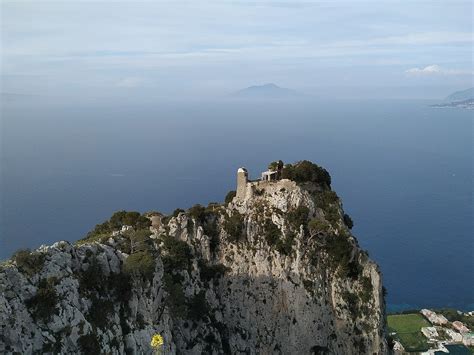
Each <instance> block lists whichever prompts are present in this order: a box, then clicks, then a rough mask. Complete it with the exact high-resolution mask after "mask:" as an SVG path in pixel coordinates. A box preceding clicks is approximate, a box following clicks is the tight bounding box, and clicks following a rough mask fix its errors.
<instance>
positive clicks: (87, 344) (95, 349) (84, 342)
mask: <svg viewBox="0 0 474 355" xmlns="http://www.w3.org/2000/svg"><path fill="white" fill-rule="evenodd" d="M77 342H78V344H79V347H80V348H81V350H82V353H84V354H100V353H101V350H102V349H101V348H100V343H99V340H98V339H97V335H95V334H93V333H92V334H86V335H82V336H80V337H79V339H78V340H77Z"/></svg>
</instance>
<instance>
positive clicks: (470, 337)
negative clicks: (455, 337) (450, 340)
mask: <svg viewBox="0 0 474 355" xmlns="http://www.w3.org/2000/svg"><path fill="white" fill-rule="evenodd" d="M462 343H463V344H464V345H466V346H474V333H464V334H463V335H462Z"/></svg>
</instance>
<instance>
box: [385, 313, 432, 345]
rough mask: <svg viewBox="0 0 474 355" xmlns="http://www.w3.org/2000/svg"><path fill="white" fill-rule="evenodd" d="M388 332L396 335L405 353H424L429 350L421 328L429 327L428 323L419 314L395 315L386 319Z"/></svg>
mask: <svg viewBox="0 0 474 355" xmlns="http://www.w3.org/2000/svg"><path fill="white" fill-rule="evenodd" d="M387 321H388V329H389V332H395V333H397V335H396V338H398V339H399V340H400V342H401V343H402V345H403V346H404V347H405V350H407V351H425V350H428V349H429V346H428V343H427V342H426V338H425V336H424V335H423V334H422V333H421V328H422V327H429V326H430V324H429V323H428V321H427V320H426V319H425V318H423V316H422V315H421V314H396V315H389V316H388V318H387Z"/></svg>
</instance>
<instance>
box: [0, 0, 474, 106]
mask: <svg viewBox="0 0 474 355" xmlns="http://www.w3.org/2000/svg"><path fill="white" fill-rule="evenodd" d="M1 10H2V18H1V32H2V51H1V60H2V62H1V65H2V66H1V75H2V76H1V78H2V80H1V83H2V88H1V90H2V92H4V93H21V94H35V95H37V94H40V95H48V96H75V97H94V96H95V97H119V96H124V95H126V96H130V97H133V96H136V97H148V98H154V97H172V96H188V95H193V96H202V95H204V96H209V97H213V96H222V95H225V94H227V93H229V92H233V91H235V90H238V89H240V88H242V87H247V86H250V85H254V84H262V83H267V82H273V83H276V84H278V85H280V86H284V87H289V88H293V89H297V90H300V91H303V92H306V93H309V94H314V95H319V96H323V97H324V96H325V95H341V96H349V97H358V96H371V95H374V96H390V97H437V96H439V95H440V96H441V97H443V96H445V95H447V94H449V93H450V91H452V90H460V89H465V88H468V87H470V86H473V83H472V82H473V71H474V69H473V64H472V48H473V33H472V16H473V5H472V1H456V0H449V1H437V0H425V1H417V0H406V1H381V0H378V1H337V0H332V1H305V2H300V1H295V0H291V1H212V2H211V1H196V0H194V1H187V2H184V1H160V0H158V1H123V2H118V1H86V0H82V1H78V0H64V1H41V0H33V1H21V0H12V1H6V0H1Z"/></svg>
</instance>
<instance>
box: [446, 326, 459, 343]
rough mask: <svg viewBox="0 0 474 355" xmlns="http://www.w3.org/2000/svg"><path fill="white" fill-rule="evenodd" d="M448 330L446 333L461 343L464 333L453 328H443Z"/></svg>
mask: <svg viewBox="0 0 474 355" xmlns="http://www.w3.org/2000/svg"><path fill="white" fill-rule="evenodd" d="M443 329H444V330H445V331H446V334H447V335H448V336H449V337H450V338H451V339H452V340H453V341H455V342H457V343H460V342H462V335H461V334H460V333H458V332H455V331H454V330H452V329H448V328H443Z"/></svg>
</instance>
